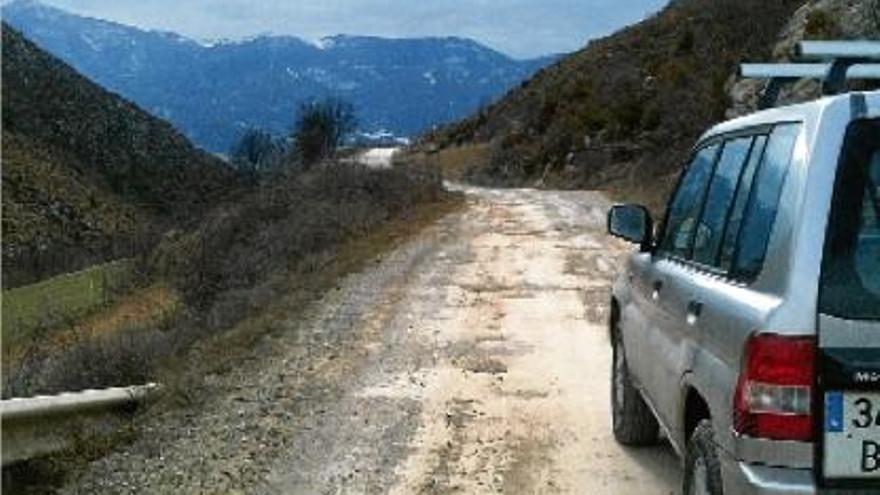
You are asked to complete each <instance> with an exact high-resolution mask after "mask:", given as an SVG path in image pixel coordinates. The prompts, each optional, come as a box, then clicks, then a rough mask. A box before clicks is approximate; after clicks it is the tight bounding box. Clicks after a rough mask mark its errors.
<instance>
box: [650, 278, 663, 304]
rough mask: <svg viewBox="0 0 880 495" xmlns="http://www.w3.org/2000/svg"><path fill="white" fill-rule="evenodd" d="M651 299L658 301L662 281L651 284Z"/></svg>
mask: <svg viewBox="0 0 880 495" xmlns="http://www.w3.org/2000/svg"><path fill="white" fill-rule="evenodd" d="M651 289H652V291H651V299H653V300H655V301H656V300H658V299H660V290H661V289H663V281H662V280H655V281H654V283H653V284H651Z"/></svg>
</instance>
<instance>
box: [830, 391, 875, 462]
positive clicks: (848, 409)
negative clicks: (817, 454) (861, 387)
mask: <svg viewBox="0 0 880 495" xmlns="http://www.w3.org/2000/svg"><path fill="white" fill-rule="evenodd" d="M823 457H824V462H823V470H824V472H825V477H826V478H859V479H874V478H876V479H880V393H870V392H865V393H863V392H828V393H827V394H825V449H824V456H823Z"/></svg>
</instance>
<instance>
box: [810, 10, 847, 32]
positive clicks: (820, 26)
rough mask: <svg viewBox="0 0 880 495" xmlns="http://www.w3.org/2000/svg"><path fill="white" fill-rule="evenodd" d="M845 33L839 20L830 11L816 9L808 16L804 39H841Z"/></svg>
mask: <svg viewBox="0 0 880 495" xmlns="http://www.w3.org/2000/svg"><path fill="white" fill-rule="evenodd" d="M842 34H843V32H842V31H841V29H840V25H839V24H838V23H837V20H836V19H835V18H834V16H832V15H831V14H830V13H829V12H828V11H826V10H822V9H815V10H812V11H810V12H809V13H808V14H807V24H806V26H805V27H804V37H805V38H806V39H813V40H829V39H835V38H839V37H841V35H842Z"/></svg>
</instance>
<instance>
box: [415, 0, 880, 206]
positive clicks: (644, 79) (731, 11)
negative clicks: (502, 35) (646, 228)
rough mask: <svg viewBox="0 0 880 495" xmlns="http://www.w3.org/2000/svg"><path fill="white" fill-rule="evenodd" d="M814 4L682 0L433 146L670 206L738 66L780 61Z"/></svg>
mask: <svg viewBox="0 0 880 495" xmlns="http://www.w3.org/2000/svg"><path fill="white" fill-rule="evenodd" d="M871 1H874V0H871ZM804 3H805V2H804V0H676V1H673V2H670V4H669V5H667V7H665V8H664V9H663V10H662V11H660V12H659V13H657V14H656V15H654V16H652V17H650V18H648V19H646V20H644V21H642V22H640V23H638V24H635V25H633V26H630V27H627V28H625V29H623V30H621V31H619V32H617V33H615V34H613V35H611V36H609V37H606V38H603V39H599V40H595V41H593V42H591V43H589V45H587V46H586V47H584V48H583V49H581V50H579V51H577V52H575V53H573V54H571V55H568V56H566V57H564V58H563V59H561V60H560V61H559V62H558V63H556V64H554V65H553V66H551V67H549V68H547V69H545V70H543V71H541V72H540V73H539V74H537V75H536V76H535V77H534V78H532V79H530V80H529V81H527V82H526V83H524V84H523V85H522V86H521V87H520V88H517V89H515V90H513V91H511V92H510V93H508V94H507V95H506V96H505V97H504V98H503V99H501V100H500V101H498V102H496V103H495V104H493V105H491V106H489V107H488V108H486V109H485V110H484V111H482V112H478V113H477V114H474V115H472V116H471V117H469V118H467V119H464V120H462V121H460V122H458V123H456V124H453V125H450V126H447V127H445V128H443V129H440V130H438V131H437V132H434V133H430V134H429V135H428V136H426V137H425V138H424V141H425V142H426V143H429V144H430V146H431V147H432V148H434V149H444V148H448V149H453V148H455V147H456V146H458V145H473V144H477V145H479V146H480V147H481V148H480V149H482V150H484V154H483V156H480V157H477V158H475V159H474V160H473V163H472V164H471V167H470V171H469V172H468V176H469V177H470V178H471V179H472V180H477V181H482V182H492V183H504V184H511V185H518V184H535V183H539V184H544V185H546V186H554V187H567V188H602V189H605V190H609V191H612V192H615V193H617V195H618V197H629V198H636V199H638V200H640V201H645V202H647V203H649V204H651V205H652V206H654V207H655V208H657V209H660V206H661V204H662V203H663V201H664V198H665V195H666V193H667V191H668V190H669V188H670V187H671V186H672V185H673V184H674V183H675V180H676V177H677V175H678V171H679V170H680V167H681V165H682V164H683V163H684V161H685V160H686V158H687V155H688V154H689V152H690V149H691V147H692V146H693V144H694V142H695V140H696V139H697V138H698V137H699V135H700V134H701V133H702V132H703V131H704V130H706V129H707V128H708V127H709V126H711V125H712V124H714V123H715V122H718V121H720V120H723V119H724V118H725V114H726V111H727V109H728V108H729V107H730V106H731V98H730V96H729V94H728V90H729V89H730V86H731V85H732V83H733V82H734V77H733V76H734V74H735V68H736V66H737V64H738V63H740V62H746V61H766V60H768V59H769V58H770V57H771V55H772V51H773V47H774V44H775V42H776V41H777V38H778V36H779V34H780V32H781V31H782V29H783V26H785V25H786V23H787V22H788V20H789V19H791V18H792V16H793V14H794V12H795V11H796V10H797V9H798V8H799V7H800V6H802V5H803V4H804ZM846 3H849V4H852V3H853V2H846ZM866 3H867V2H866Z"/></svg>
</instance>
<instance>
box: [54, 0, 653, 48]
mask: <svg viewBox="0 0 880 495" xmlns="http://www.w3.org/2000/svg"><path fill="white" fill-rule="evenodd" d="M43 1H44V3H48V4H52V5H55V6H58V7H61V8H63V9H65V10H68V11H71V12H76V13H79V14H85V15H89V16H93V17H99V18H104V19H110V20H115V21H119V22H122V23H125V24H134V25H137V26H140V27H144V28H150V29H162V30H168V31H174V32H177V33H180V34H182V35H184V36H188V37H191V38H195V39H199V40H210V39H217V38H232V39H237V38H243V37H248V36H254V35H258V34H266V33H272V34H290V35H294V36H299V37H301V38H305V39H308V40H313V41H314V40H318V39H320V38H321V37H323V36H328V35H333V34H365V35H376V36H387V37H414V36H445V35H453V36H463V37H468V38H474V39H476V40H478V41H480V42H482V43H484V44H486V45H489V46H491V47H493V48H495V49H498V50H500V51H502V52H505V53H507V54H509V55H513V56H515V57H531V56H535V55H543V54H549V53H558V52H565V51H571V50H575V49H577V48H580V47H581V46H583V45H584V44H585V42H586V41H587V40H588V39H590V38H594V37H597V36H602V35H605V34H609V33H611V32H613V31H615V30H617V29H618V28H621V27H623V26H625V25H627V24H631V23H633V22H635V21H638V20H640V19H643V18H645V17H646V16H648V15H650V14H652V13H654V12H656V11H657V10H659V9H660V8H661V7H662V6H663V5H665V4H666V3H667V1H668V0H259V1H254V0H43Z"/></svg>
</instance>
